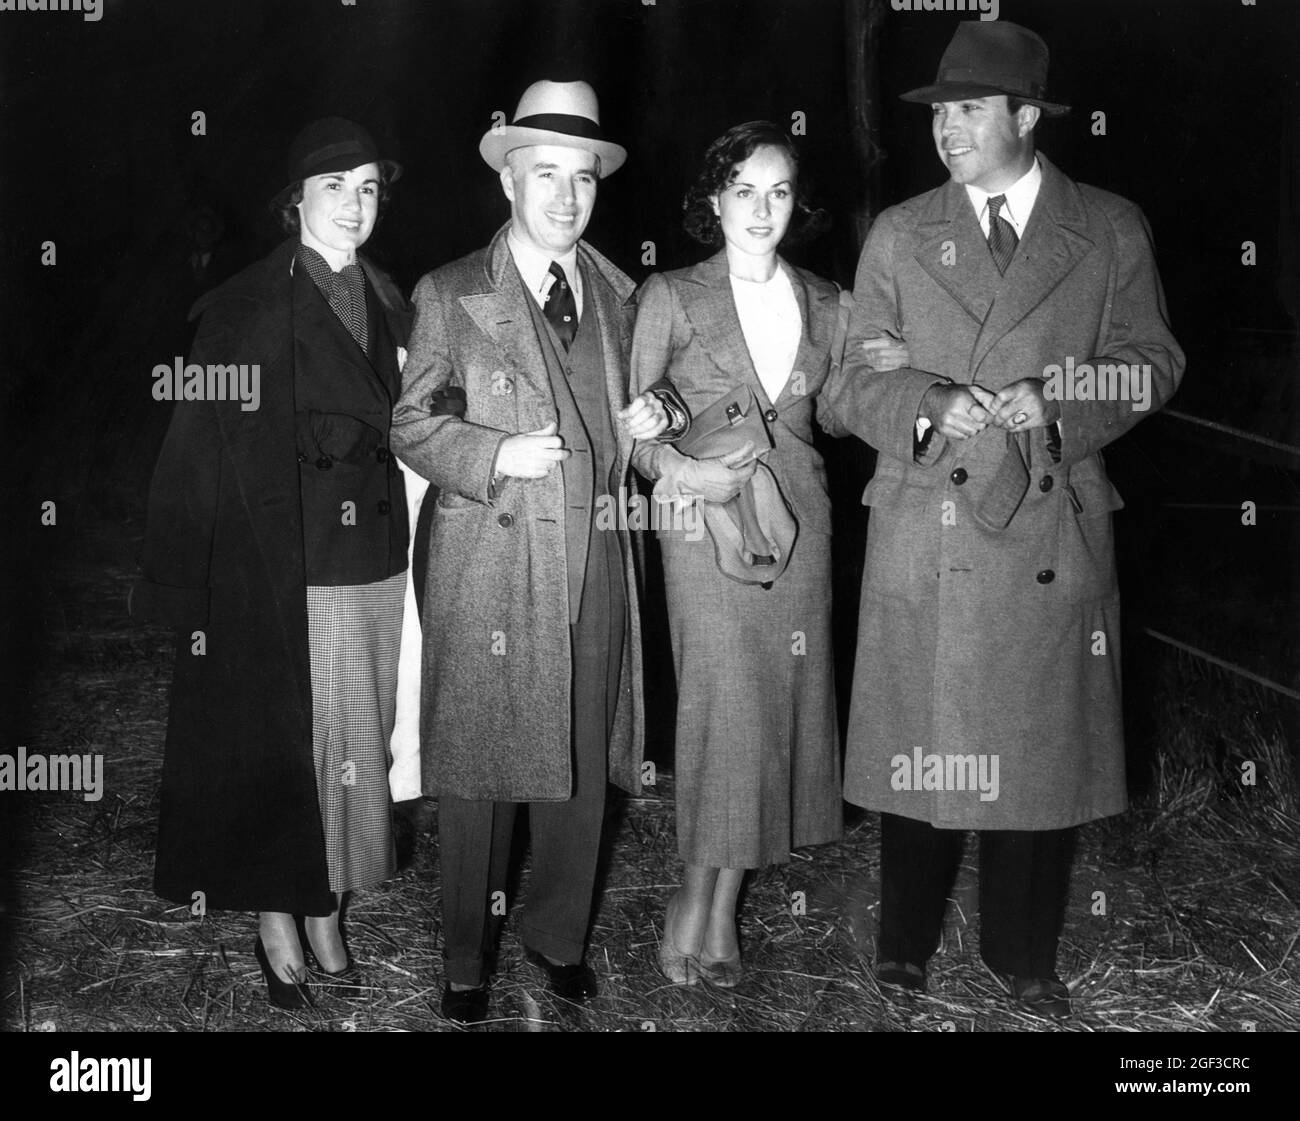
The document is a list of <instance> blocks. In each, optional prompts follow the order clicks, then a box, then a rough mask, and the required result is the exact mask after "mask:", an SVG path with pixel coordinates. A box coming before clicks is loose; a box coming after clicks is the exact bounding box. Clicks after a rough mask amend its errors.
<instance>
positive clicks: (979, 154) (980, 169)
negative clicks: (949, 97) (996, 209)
mask: <svg viewBox="0 0 1300 1121" xmlns="http://www.w3.org/2000/svg"><path fill="white" fill-rule="evenodd" d="M931 111H932V112H933V114H934V116H933V120H932V122H931V131H932V132H933V134H934V146H935V148H937V149H938V152H939V159H941V160H942V161H943V165H944V167H946V168H947V169H948V174H949V175H951V176H952V180H953V182H954V183H961V184H970V185H971V186H973V187H979V188H981V189H982V190H985V191H989V192H990V193H996V192H998V191H1003V190H1005V189H1006V188H1007V187H1010V186H1011V185H1012V184H1013V183H1014V182H1015V181H1016V180H1017V179H1019V178H1020V177H1021V176H1022V175H1024V174H1025V173H1026V172H1027V171H1028V170H1029V169H1030V168H1031V167H1032V166H1033V164H1034V125H1035V124H1036V123H1037V121H1038V113H1039V110H1038V108H1037V107H1036V106H1033V105H1022V106H1021V107H1020V109H1019V110H1018V111H1017V112H1015V113H1009V112H1007V99H1006V97H1005V95H1003V94H998V95H997V96H995V97H968V98H966V99H965V100H964V101H942V102H937V103H936V104H934V105H932V106H931Z"/></svg>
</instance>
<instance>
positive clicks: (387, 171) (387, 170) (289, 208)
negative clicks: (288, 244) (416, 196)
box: [271, 160, 393, 237]
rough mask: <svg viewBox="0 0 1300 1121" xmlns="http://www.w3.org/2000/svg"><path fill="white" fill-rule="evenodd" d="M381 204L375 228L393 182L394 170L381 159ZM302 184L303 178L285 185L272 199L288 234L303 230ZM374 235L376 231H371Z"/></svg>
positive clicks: (381, 216)
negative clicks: (300, 214) (300, 211)
mask: <svg viewBox="0 0 1300 1121" xmlns="http://www.w3.org/2000/svg"><path fill="white" fill-rule="evenodd" d="M378 167H379V206H378V208H377V209H376V211H375V229H376V230H377V229H379V223H380V221H381V220H382V219H383V217H384V208H385V207H387V205H388V196H389V194H390V191H391V188H392V184H393V172H392V168H391V167H389V165H388V161H387V160H380V161H379V164H378ZM302 185H303V180H301V179H299V180H298V182H296V183H292V184H290V185H289V186H288V187H285V189H284V190H283V191H281V192H280V193H279V194H278V195H276V196H275V198H273V199H272V200H271V213H272V214H274V215H275V219H276V221H277V222H279V223H280V229H282V230H283V231H284V232H285V233H286V234H291V235H294V236H296V235H297V234H299V233H300V232H301V229H302V227H301V219H300V218H299V217H298V204H299V203H300V202H302ZM371 236H372V237H373V236H374V231H373V230H372V231H371Z"/></svg>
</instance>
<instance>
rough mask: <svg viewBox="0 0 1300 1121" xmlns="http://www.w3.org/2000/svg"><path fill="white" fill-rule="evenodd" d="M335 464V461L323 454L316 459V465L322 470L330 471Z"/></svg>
mask: <svg viewBox="0 0 1300 1121" xmlns="http://www.w3.org/2000/svg"><path fill="white" fill-rule="evenodd" d="M333 466H334V461H333V460H332V459H330V457H329V456H327V455H323V456H321V457H320V459H318V460H317V461H316V467H317V468H318V469H319V470H321V471H328V470H329V469H330V468H331V467H333Z"/></svg>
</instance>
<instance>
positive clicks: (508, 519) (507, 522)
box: [497, 514, 515, 529]
mask: <svg viewBox="0 0 1300 1121" xmlns="http://www.w3.org/2000/svg"><path fill="white" fill-rule="evenodd" d="M514 524H515V516H514V515H513V514H501V515H500V516H499V517H498V518H497V525H499V526H500V527H501V528H502V529H509V528H510V527H511V526H512V525H514Z"/></svg>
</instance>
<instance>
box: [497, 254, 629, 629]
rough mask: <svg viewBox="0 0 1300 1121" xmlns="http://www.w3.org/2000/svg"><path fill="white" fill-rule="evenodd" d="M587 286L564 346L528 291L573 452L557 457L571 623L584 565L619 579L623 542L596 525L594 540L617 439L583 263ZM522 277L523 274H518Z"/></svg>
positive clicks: (565, 438) (606, 498) (578, 602)
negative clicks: (566, 348) (567, 345)
mask: <svg viewBox="0 0 1300 1121" xmlns="http://www.w3.org/2000/svg"><path fill="white" fill-rule="evenodd" d="M582 279H583V287H584V290H585V291H586V292H587V293H588V298H587V300H586V301H585V302H586V307H585V308H584V309H583V314H582V316H581V317H580V318H579V320H578V333H577V334H576V335H575V336H574V339H573V345H572V346H571V347H570V348H569V352H568V353H567V354H566V353H565V351H564V347H563V346H562V345H561V343H560V341H559V339H557V338H556V337H555V332H554V331H553V330H552V329H551V325H550V323H549V322H547V319H546V316H545V315H544V314H543V313H542V309H541V308H540V307H538V306H537V301H536V300H535V299H533V297H532V295H531V294H528V295H527V297H526V302H527V304H528V309H529V312H530V313H531V314H532V317H533V326H534V328H535V329H536V331H537V337H538V339H539V341H540V342H541V344H542V357H543V358H544V359H545V361H546V372H547V375H548V376H549V378H550V382H551V396H552V397H553V398H554V400H555V408H556V413H557V414H558V427H559V435H560V437H561V438H562V439H563V441H564V446H565V447H566V448H568V449H569V450H570V451H571V452H572V454H571V455H570V456H569V457H568V458H567V459H566V460H564V462H563V463H562V464H561V465H560V470H561V472H562V478H563V481H564V514H565V516H564V536H565V552H566V555H567V558H568V575H569V622H570V624H573V623H576V622H577V620H578V609H579V607H580V606H581V604H582V589H583V584H584V582H585V580H586V574H587V566H588V565H589V564H592V563H604V564H608V565H610V578H611V579H616V580H619V581H620V582H621V581H622V547H621V546H620V545H619V543H618V534H617V533H614V532H612V531H611V532H601V533H599V534H598V536H599V538H601V541H600V542H599V544H600V546H601V547H600V548H596V549H593V548H592V544H593V542H592V532H593V525H592V523H593V521H594V518H595V513H596V508H597V507H596V504H597V502H598V501H601V500H602V499H603V501H604V502H610V501H612V499H610V497H609V495H610V494H611V493H612V491H613V486H612V484H613V478H612V474H613V469H614V463H615V461H616V459H617V455H618V441H617V438H616V437H615V435H614V426H613V422H612V421H611V419H610V414H609V390H608V389H607V388H606V386H605V351H604V348H603V347H602V345H601V341H600V323H599V320H598V319H597V317H596V308H595V299H594V298H593V297H592V295H591V293H592V292H593V285H592V282H591V279H590V277H589V275H588V274H587V272H586V271H585V270H584V271H583V277H582ZM521 283H522V281H521Z"/></svg>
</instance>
